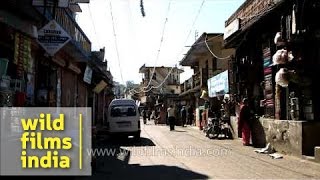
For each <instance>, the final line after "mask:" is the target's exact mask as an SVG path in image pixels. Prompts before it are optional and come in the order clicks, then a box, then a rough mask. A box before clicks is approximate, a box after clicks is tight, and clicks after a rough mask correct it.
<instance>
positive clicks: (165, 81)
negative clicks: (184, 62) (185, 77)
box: [136, 65, 183, 110]
mask: <svg viewBox="0 0 320 180" xmlns="http://www.w3.org/2000/svg"><path fill="white" fill-rule="evenodd" d="M182 72H183V70H181V69H179V68H177V67H164V66H161V67H147V66H145V65H143V66H142V67H140V69H139V73H142V75H143V78H142V82H141V85H140V88H139V90H138V91H136V92H138V93H139V94H140V100H141V104H142V105H144V106H145V107H146V108H147V109H150V110H152V109H154V108H155V105H163V109H166V108H167V107H168V106H169V105H170V104H171V105H175V106H177V109H178V108H179V104H177V103H178V95H179V94H180V93H181V90H180V74H181V73H182Z"/></svg>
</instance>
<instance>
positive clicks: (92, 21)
mask: <svg viewBox="0 0 320 180" xmlns="http://www.w3.org/2000/svg"><path fill="white" fill-rule="evenodd" d="M87 5H88V11H89V16H90V19H91V23H92V26H93V31H94V34H95V35H96V40H97V41H98V45H99V47H102V46H101V43H100V38H99V36H98V33H97V30H96V25H95V23H94V20H93V16H92V11H91V7H90V3H88V4H87Z"/></svg>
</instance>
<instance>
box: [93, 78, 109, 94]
mask: <svg viewBox="0 0 320 180" xmlns="http://www.w3.org/2000/svg"><path fill="white" fill-rule="evenodd" d="M107 85H108V84H107V83H106V82H104V80H101V81H100V82H99V84H97V85H96V87H95V88H94V89H93V92H95V93H97V94H99V93H100V92H101V91H102V90H103V89H104V88H105V87H107Z"/></svg>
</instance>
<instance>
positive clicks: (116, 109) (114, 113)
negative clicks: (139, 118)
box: [111, 105, 137, 117]
mask: <svg viewBox="0 0 320 180" xmlns="http://www.w3.org/2000/svg"><path fill="white" fill-rule="evenodd" d="M136 115H137V112H136V108H135V107H134V106H133V105H119V106H112V107H111V117H123V116H136Z"/></svg>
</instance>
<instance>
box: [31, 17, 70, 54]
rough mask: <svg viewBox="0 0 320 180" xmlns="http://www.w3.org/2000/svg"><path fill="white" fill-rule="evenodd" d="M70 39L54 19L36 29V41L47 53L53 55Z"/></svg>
mask: <svg viewBox="0 0 320 180" xmlns="http://www.w3.org/2000/svg"><path fill="white" fill-rule="evenodd" d="M70 39H71V37H70V36H69V34H68V33H67V32H66V31H65V30H63V28H62V27H61V26H60V25H59V24H58V23H57V22H56V21H55V20H52V21H50V22H49V23H48V24H47V25H45V26H44V27H43V28H42V29H40V30H39V31H38V39H37V41H38V43H39V44H40V45H41V46H42V47H43V48H44V49H45V50H46V52H47V53H48V54H49V55H51V56H53V55H54V54H55V53H56V52H57V51H59V49H61V48H62V47H63V46H64V45H65V44H67V43H68V42H69V41H70Z"/></svg>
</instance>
